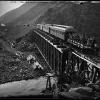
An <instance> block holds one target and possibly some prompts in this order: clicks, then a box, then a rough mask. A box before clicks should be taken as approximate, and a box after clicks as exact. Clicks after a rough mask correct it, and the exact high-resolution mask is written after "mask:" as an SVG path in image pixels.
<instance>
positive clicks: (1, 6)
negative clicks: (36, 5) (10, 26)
mask: <svg viewBox="0 0 100 100" xmlns="http://www.w3.org/2000/svg"><path fill="white" fill-rule="evenodd" d="M24 3H25V1H23V2H22V1H0V16H2V15H4V14H5V13H7V12H8V11H10V10H13V9H16V8H18V7H20V6H21V5H23V4H24Z"/></svg>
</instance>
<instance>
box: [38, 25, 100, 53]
mask: <svg viewBox="0 0 100 100" xmlns="http://www.w3.org/2000/svg"><path fill="white" fill-rule="evenodd" d="M37 28H38V29H40V30H42V31H44V32H46V33H47V34H51V35H53V36H55V37H57V38H58V39H60V40H62V41H63V42H64V43H69V44H71V45H72V46H74V47H76V48H79V49H81V50H82V51H85V52H88V51H92V53H94V52H95V53H97V52H96V51H98V46H97V42H96V40H95V38H94V37H86V35H84V34H81V33H78V31H77V30H76V29H75V28H74V27H73V26H66V25H58V24H37Z"/></svg>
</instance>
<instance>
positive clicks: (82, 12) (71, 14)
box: [36, 2, 100, 43]
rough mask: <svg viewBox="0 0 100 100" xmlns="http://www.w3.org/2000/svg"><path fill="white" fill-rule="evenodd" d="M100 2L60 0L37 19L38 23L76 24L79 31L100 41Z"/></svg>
mask: <svg viewBox="0 0 100 100" xmlns="http://www.w3.org/2000/svg"><path fill="white" fill-rule="evenodd" d="M99 10H100V3H90V2H85V3H83V4H75V3H71V2H59V3H58V4H57V5H56V6H55V7H53V8H51V9H48V11H47V12H46V13H45V14H44V15H43V16H41V17H40V18H39V19H37V21H36V23H56V24H63V25H71V26H74V27H75V28H76V29H77V30H78V31H79V32H81V33H86V34H88V35H92V36H95V37H96V39H97V41H98V42H99V43H100V35H99V32H100V28H99V26H100V11H99Z"/></svg>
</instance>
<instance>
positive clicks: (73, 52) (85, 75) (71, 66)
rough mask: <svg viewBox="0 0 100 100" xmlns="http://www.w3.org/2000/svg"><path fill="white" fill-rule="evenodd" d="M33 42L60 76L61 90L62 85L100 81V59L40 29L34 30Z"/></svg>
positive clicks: (56, 74)
mask: <svg viewBox="0 0 100 100" xmlns="http://www.w3.org/2000/svg"><path fill="white" fill-rule="evenodd" d="M33 34H34V37H33V40H34V42H35V43H36V46H37V48H38V49H39V51H40V52H41V54H42V56H43V57H44V59H45V61H46V62H47V64H48V65H49V67H50V69H51V70H53V71H54V73H55V76H58V78H57V79H58V83H59V87H60V89H62V87H61V86H62V84H64V83H66V82H67V83H71V82H74V81H75V82H78V83H80V84H82V85H86V84H87V83H95V82H96V81H97V80H99V79H100V59H99V58H98V57H96V56H93V55H88V54H84V53H82V51H80V50H77V49H75V48H73V47H72V46H70V44H68V45H65V44H64V43H62V42H60V41H55V37H53V36H51V35H49V34H48V33H46V32H43V31H41V30H39V29H34V30H33Z"/></svg>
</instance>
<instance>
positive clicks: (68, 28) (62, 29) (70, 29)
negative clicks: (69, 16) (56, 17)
mask: <svg viewBox="0 0 100 100" xmlns="http://www.w3.org/2000/svg"><path fill="white" fill-rule="evenodd" d="M52 28H54V29H56V30H59V31H62V32H65V31H76V30H75V29H74V28H73V27H67V28H64V27H58V26H52Z"/></svg>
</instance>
